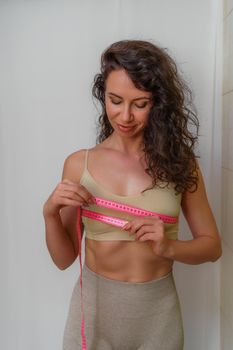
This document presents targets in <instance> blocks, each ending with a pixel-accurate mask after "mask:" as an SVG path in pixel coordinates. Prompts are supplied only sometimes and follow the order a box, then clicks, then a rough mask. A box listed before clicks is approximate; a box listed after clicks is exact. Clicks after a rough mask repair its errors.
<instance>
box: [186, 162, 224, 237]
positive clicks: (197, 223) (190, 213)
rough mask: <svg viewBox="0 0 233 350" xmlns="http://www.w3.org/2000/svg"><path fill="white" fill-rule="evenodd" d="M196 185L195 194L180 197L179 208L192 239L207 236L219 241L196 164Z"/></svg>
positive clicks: (203, 184)
mask: <svg viewBox="0 0 233 350" xmlns="http://www.w3.org/2000/svg"><path fill="white" fill-rule="evenodd" d="M197 172H198V184H197V189H196V191H195V192H189V191H186V192H185V193H184V194H183V195H182V201H181V207H182V211H183V213H184V216H185V219H186V220H187V222H188V225H189V227H190V229H191V231H192V235H193V237H194V238H196V237H198V236H209V237H212V238H214V239H219V232H218V229H217V225H216V221H215V218H214V215H213V212H212V209H211V207H210V203H209V200H208V197H207V193H206V188H205V183H204V177H203V175H202V171H201V168H200V166H199V164H198V163H197Z"/></svg>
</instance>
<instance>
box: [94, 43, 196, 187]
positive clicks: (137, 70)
mask: <svg viewBox="0 0 233 350" xmlns="http://www.w3.org/2000/svg"><path fill="white" fill-rule="evenodd" d="M118 69H125V71H126V72H127V74H128V75H129V77H130V78H131V80H132V81H133V83H134V85H135V87H136V88H138V89H140V90H144V91H150V92H151V93H152V102H153V104H152V107H151V109H150V112H149V118H148V122H147V125H146V127H145V129H144V134H143V141H144V142H143V143H144V149H143V150H144V152H145V156H146V159H147V164H148V168H147V169H146V170H145V171H146V173H148V174H149V175H150V176H151V177H152V179H153V182H152V187H153V186H155V185H158V186H159V187H161V183H163V184H165V186H167V185H168V184H169V183H171V182H172V183H174V184H175V191H176V193H182V192H184V191H185V190H189V191H190V192H194V191H195V190H196V188H197V183H198V173H197V162H196V159H195V158H197V156H196V155H195V153H194V147H195V143H196V141H197V139H198V130H199V121H198V118H197V114H196V112H195V106H194V105H193V103H192V93H191V90H190V89H189V87H188V86H187V84H186V83H185V81H184V80H183V79H182V78H181V76H180V75H179V73H178V69H177V66H176V63H175V61H174V60H173V59H172V58H171V56H170V55H169V54H168V53H167V50H166V49H163V48H160V47H158V46H157V45H155V44H153V43H151V42H149V41H142V40H122V41H118V42H115V43H113V44H112V45H110V46H109V47H108V48H107V49H106V50H105V51H104V52H103V53H102V55H101V70H100V73H98V74H96V75H95V77H94V82H93V87H92V95H93V96H94V97H95V98H96V99H97V100H98V101H99V102H100V104H101V107H102V113H101V115H100V116H99V118H98V126H97V128H98V129H99V131H97V139H96V143H101V142H102V141H104V140H105V139H106V138H107V137H108V136H109V135H111V134H112V132H113V128H112V126H111V124H110V123H109V121H108V117H107V114H106V109H105V97H104V94H105V82H106V79H107V77H108V75H109V73H110V72H111V71H113V70H118ZM189 124H190V126H191V127H192V129H194V130H192V132H191V131H190V130H189V128H188V127H189ZM195 130H196V133H194V131H195ZM159 183H160V184H159ZM162 187H163V186H162Z"/></svg>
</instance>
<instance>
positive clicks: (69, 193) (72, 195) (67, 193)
mask: <svg viewBox="0 0 233 350" xmlns="http://www.w3.org/2000/svg"><path fill="white" fill-rule="evenodd" d="M58 194H59V196H60V197H62V198H67V199H70V200H75V201H77V202H79V203H80V205H86V206H88V205H89V202H88V201H86V199H85V198H84V197H83V196H81V195H80V194H79V193H76V192H74V191H73V190H67V189H63V190H58Z"/></svg>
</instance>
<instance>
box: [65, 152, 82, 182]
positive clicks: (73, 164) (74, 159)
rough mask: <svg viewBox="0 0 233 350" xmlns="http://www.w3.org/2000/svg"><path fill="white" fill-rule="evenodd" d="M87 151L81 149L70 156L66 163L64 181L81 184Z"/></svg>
mask: <svg viewBox="0 0 233 350" xmlns="http://www.w3.org/2000/svg"><path fill="white" fill-rule="evenodd" d="M85 154H86V149H80V150H78V151H75V152H73V153H71V154H69V155H68V156H67V157H66V158H65V161H64V165H63V171H62V180H64V179H68V180H71V181H77V182H79V180H80V178H81V175H82V172H83V168H84V161H85Z"/></svg>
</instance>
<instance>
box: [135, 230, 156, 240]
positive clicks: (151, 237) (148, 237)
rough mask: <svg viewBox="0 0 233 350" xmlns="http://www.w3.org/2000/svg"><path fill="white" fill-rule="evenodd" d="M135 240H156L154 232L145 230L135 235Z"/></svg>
mask: <svg viewBox="0 0 233 350" xmlns="http://www.w3.org/2000/svg"><path fill="white" fill-rule="evenodd" d="M137 240H138V241H139V242H145V241H154V242H155V241H156V240H155V233H154V232H147V233H145V234H143V235H141V236H140V237H137Z"/></svg>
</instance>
